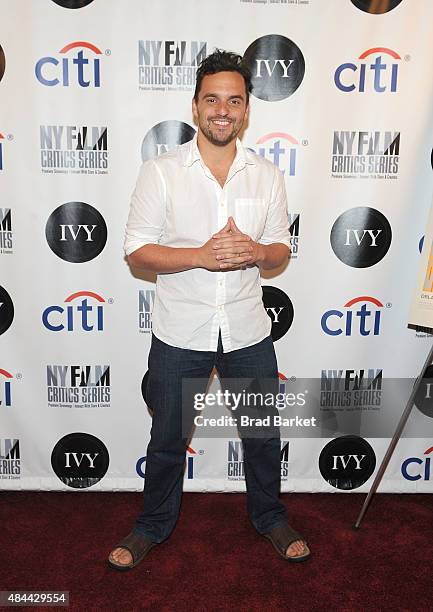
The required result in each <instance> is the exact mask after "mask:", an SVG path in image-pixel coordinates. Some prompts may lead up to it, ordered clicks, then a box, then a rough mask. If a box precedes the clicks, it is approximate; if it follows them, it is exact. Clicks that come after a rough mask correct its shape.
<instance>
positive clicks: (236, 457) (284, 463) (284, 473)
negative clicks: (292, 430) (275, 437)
mask: <svg viewBox="0 0 433 612" xmlns="http://www.w3.org/2000/svg"><path fill="white" fill-rule="evenodd" d="M280 444H281V454H280V462H281V481H282V482H286V481H287V480H288V477H289V442H287V441H285V440H281V441H280ZM227 453H228V454H227V480H245V470H244V452H243V446H242V442H241V441H240V440H229V441H228V444H227Z"/></svg>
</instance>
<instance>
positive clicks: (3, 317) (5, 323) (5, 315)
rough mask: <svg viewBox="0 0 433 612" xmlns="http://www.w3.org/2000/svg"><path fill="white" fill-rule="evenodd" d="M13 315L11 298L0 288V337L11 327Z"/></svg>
mask: <svg viewBox="0 0 433 612" xmlns="http://www.w3.org/2000/svg"><path fill="white" fill-rule="evenodd" d="M14 314H15V310H14V304H13V302H12V298H11V296H10V295H9V293H8V292H7V291H6V289H5V288H4V287H0V336H1V335H2V334H4V333H5V332H6V331H7V330H8V329H9V327H10V326H11V325H12V321H13V320H14Z"/></svg>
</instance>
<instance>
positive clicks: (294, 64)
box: [244, 34, 305, 102]
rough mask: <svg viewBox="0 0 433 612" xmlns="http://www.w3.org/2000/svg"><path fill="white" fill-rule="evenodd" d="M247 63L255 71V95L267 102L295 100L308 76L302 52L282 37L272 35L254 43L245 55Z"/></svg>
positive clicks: (253, 73) (253, 79) (252, 72)
mask: <svg viewBox="0 0 433 612" xmlns="http://www.w3.org/2000/svg"><path fill="white" fill-rule="evenodd" d="M244 62H245V63H246V65H247V66H248V68H249V69H250V70H251V74H252V84H253V91H252V93H253V95H254V96H255V97H256V98H259V99H260V100H266V101H267V102H275V101H277V100H284V99H285V98H288V97H289V96H291V95H292V94H293V93H294V92H295V91H296V90H297V89H298V87H299V85H300V84H301V83H302V79H303V78H304V74H305V60H304V56H303V55H302V52H301V50H300V49H299V47H298V46H297V45H296V44H295V43H294V42H293V41H291V40H290V39H289V38H286V37H285V36H281V35H280V34H268V35H267V36H262V37H261V38H258V39H257V40H255V41H254V42H253V43H251V44H250V46H249V47H248V49H247V50H246V51H245V53H244Z"/></svg>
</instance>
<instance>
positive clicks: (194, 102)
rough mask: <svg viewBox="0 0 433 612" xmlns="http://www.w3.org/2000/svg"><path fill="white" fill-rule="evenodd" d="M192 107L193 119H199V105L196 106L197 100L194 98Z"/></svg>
mask: <svg viewBox="0 0 433 612" xmlns="http://www.w3.org/2000/svg"><path fill="white" fill-rule="evenodd" d="M191 106H192V114H193V117H194V119H197V114H198V113H197V104H196V101H195V98H193V99H192V104H191Z"/></svg>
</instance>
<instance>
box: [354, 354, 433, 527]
mask: <svg viewBox="0 0 433 612" xmlns="http://www.w3.org/2000/svg"><path fill="white" fill-rule="evenodd" d="M432 359H433V346H432V347H431V349H430V352H429V354H428V356H427V359H426V360H425V363H424V365H423V367H422V370H421V373H420V375H419V376H418V378H417V379H416V381H415V384H414V386H413V389H412V393H411V394H410V397H409V399H408V400H407V404H406V408H405V409H404V411H403V414H402V415H401V417H400V421H399V422H398V425H397V428H396V430H395V432H394V435H393V437H392V440H391V442H390V443H389V446H388V449H387V451H386V453H385V456H384V458H383V459H382V463H381V464H380V467H379V470H378V472H377V474H376V477H375V479H374V481H373V484H372V485H371V489H370V491H369V492H368V495H367V497H366V498H365V501H364V504H363V506H362V508H361V512H360V513H359V516H358V520H357V521H356V523H355V525H354V526H353V528H354V529H359V526H360V525H361V521H362V519H363V518H364V515H365V513H366V512H367V508H368V506H369V505H370V502H371V499H372V497H373V495H374V494H375V493H376V490H377V487H378V486H379V485H380V482H381V480H382V478H383V475H384V473H385V470H386V468H387V467H388V463H389V462H390V459H391V457H392V454H393V452H394V450H395V447H396V446H397V442H398V441H399V440H400V438H401V434H402V433H403V429H404V427H405V425H406V423H407V420H408V418H409V415H410V413H411V411H412V408H413V405H414V403H415V397H416V394H417V392H418V389H419V388H420V386H421V383H422V380H423V378H424V376H425V373H426V370H427V368H428V367H429V365H430V364H431V362H432Z"/></svg>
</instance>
